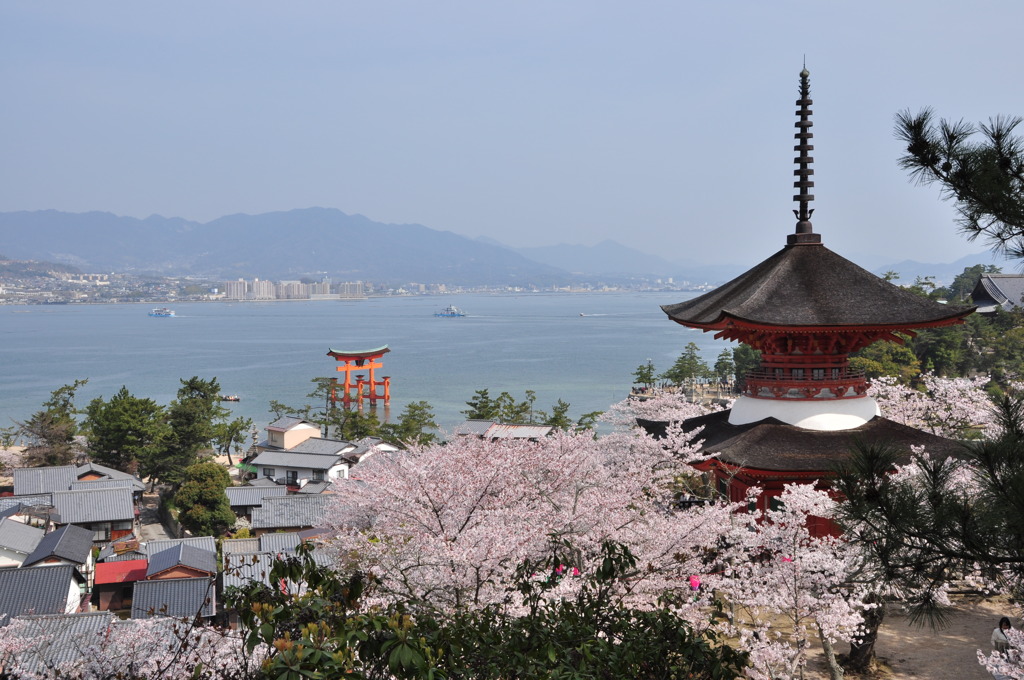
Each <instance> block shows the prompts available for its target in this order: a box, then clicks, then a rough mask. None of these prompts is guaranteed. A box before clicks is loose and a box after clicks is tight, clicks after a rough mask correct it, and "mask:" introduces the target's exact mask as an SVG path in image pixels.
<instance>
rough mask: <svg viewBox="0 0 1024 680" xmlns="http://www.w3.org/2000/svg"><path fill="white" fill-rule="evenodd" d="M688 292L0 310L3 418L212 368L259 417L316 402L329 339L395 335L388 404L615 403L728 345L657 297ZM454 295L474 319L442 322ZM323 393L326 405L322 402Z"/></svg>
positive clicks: (454, 410) (445, 414)
mask: <svg viewBox="0 0 1024 680" xmlns="http://www.w3.org/2000/svg"><path fill="white" fill-rule="evenodd" d="M690 297H693V294H691V293H679V292H668V293H594V294H561V295H558V294H522V295H475V294H474V295H458V296H455V295H452V296H414V297H387V298H368V299H365V300H325V301H319V300H318V301H281V302H206V303H174V304H170V305H168V306H170V307H172V308H173V309H174V311H175V316H174V317H171V318H158V317H151V316H149V315H148V313H149V311H150V307H151V305H139V304H121V305H38V306H15V305H11V306H0V369H2V370H0V427H7V426H10V425H12V424H13V421H15V420H24V419H26V418H28V417H29V416H30V415H31V414H32V413H33V412H35V411H36V410H39V408H40V406H41V404H42V403H43V402H44V401H45V400H46V399H47V398H49V395H50V392H51V391H52V390H54V389H56V388H58V387H60V386H61V385H65V384H70V383H72V382H73V381H74V380H76V379H83V378H84V379H88V381H89V382H88V384H87V385H85V386H84V387H82V388H80V389H79V391H78V398H77V404H78V406H79V407H80V408H84V406H85V405H86V404H87V403H88V402H89V400H91V399H93V398H94V397H97V396H102V397H103V398H109V397H110V396H111V395H113V394H114V393H116V392H117V391H118V390H119V389H120V388H121V386H122V385H123V386H126V387H127V388H128V390H129V391H130V392H131V393H132V394H134V395H135V396H138V397H148V398H151V399H153V400H154V401H156V402H157V403H159V404H165V405H166V404H168V403H170V402H171V400H172V399H174V397H175V393H176V392H177V389H178V387H179V386H180V382H179V381H180V379H182V378H188V377H191V376H199V377H201V378H213V377H216V378H217V380H218V381H219V382H220V385H221V391H222V392H223V393H224V394H233V395H238V396H239V398H240V401H238V402H225V403H224V406H225V407H227V408H228V409H230V410H231V412H232V413H233V414H234V415H236V416H244V417H247V418H252V420H253V421H254V424H255V426H256V427H257V428H263V427H265V426H266V425H267V424H268V423H269V422H270V421H271V420H272V418H273V416H272V415H271V414H270V411H269V403H270V401H271V400H276V401H279V402H281V403H284V404H287V405H289V406H301V405H303V404H309V403H313V400H311V399H310V398H308V397H307V394H308V393H309V392H310V391H312V389H313V387H314V385H313V383H312V382H311V380H312V379H313V378H316V377H318V376H328V377H331V376H335V377H340V376H341V375H342V374H339V373H337V372H336V370H335V368H336V366H337V365H338V362H336V361H335V360H334V359H333V358H331V357H329V356H327V352H328V350H329V349H335V350H346V351H354V350H365V349H372V348H376V347H380V346H381V345H387V346H388V347H389V348H390V349H391V351H390V352H389V353H388V354H385V355H384V357H383V362H384V369H383V370H380V371H379V372H378V373H377V376H376V377H377V378H378V379H379V378H380V377H381V376H385V375H387V376H390V377H391V394H392V402H391V409H390V411H391V416H392V417H395V416H397V415H398V414H399V413H400V412H401V410H402V408H404V406H405V404H407V403H409V402H413V401H420V400H425V401H428V402H430V404H431V405H432V406H433V408H434V411H435V414H436V419H437V422H438V423H439V425H440V426H441V427H442V428H445V429H450V428H451V427H453V426H454V425H456V424H458V423H459V422H461V421H462V420H463V418H464V417H463V415H462V414H461V413H460V412H461V411H463V410H465V409H466V401H468V400H469V399H471V398H472V397H473V393H474V392H475V391H476V390H479V389H488V390H489V392H490V394H491V396H497V395H498V393H500V392H502V391H507V392H510V393H511V394H512V396H513V397H516V398H517V399H523V398H524V396H525V395H524V393H525V391H526V390H533V391H535V392H536V394H537V402H536V405H537V407H538V408H540V409H543V410H550V407H551V405H553V404H554V403H555V401H556V400H557V399H563V400H565V401H567V402H569V403H570V404H571V405H572V407H571V409H570V412H569V413H570V416H571V417H573V418H577V417H579V416H580V415H582V414H583V413H587V412H590V411H600V410H604V409H606V408H607V407H608V406H609V405H610V404H612V403H615V402H617V401H620V400H621V399H623V398H625V396H626V395H627V394H628V393H629V390H630V386H631V385H632V383H633V377H632V374H633V372H634V370H636V368H637V367H638V366H639V365H641V364H644V363H646V362H647V361H648V359H649V360H651V361H652V362H653V363H654V365H655V369H656V370H657V371H659V372H660V371H663V370H665V369H667V368H668V367H669V366H670V365H671V364H672V362H673V361H674V360H675V359H676V357H678V356H679V354H680V352H681V351H682V350H683V348H684V347H685V346H686V344H687V343H689V342H695V343H697V345H698V346H699V347H700V348H701V352H702V355H703V357H704V359H705V360H706V361H707V362H708V363H709V364H711V365H713V364H714V361H715V358H716V357H717V356H718V354H719V352H721V351H722V350H723V349H726V348H731V347H732V346H733V345H730V344H728V343H725V342H721V341H716V340H714V339H713V338H712V335H711V334H705V333H701V332H700V331H695V330H692V329H687V328H684V327H683V326H680V325H678V324H676V323H673V322H672V321H670V320H668V318H667V317H666V316H665V314H664V312H662V311H661V309H660V308H659V307H660V305H664V304H672V303H676V302H680V301H681V300H684V299H688V298H690ZM449 304H452V305H456V306H458V307H459V308H460V309H462V310H463V311H465V312H466V314H467V316H465V317H457V318H439V317H435V316H434V312H436V311H438V310H440V309H442V308H444V307H445V306H447V305H449ZM316 405H318V406H319V403H317V404H316Z"/></svg>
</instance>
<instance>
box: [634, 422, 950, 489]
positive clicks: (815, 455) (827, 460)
mask: <svg viewBox="0 0 1024 680" xmlns="http://www.w3.org/2000/svg"><path fill="white" fill-rule="evenodd" d="M729 413H730V412H729V411H718V412H716V413H711V414H708V415H704V416H698V417H696V418H690V419H688V420H686V421H683V428H684V429H685V430H687V431H690V430H695V429H697V428H698V427H703V428H704V429H703V431H701V433H700V434H698V435H697V439H698V440H703V442H702V443H701V451H702V452H703V453H705V454H706V455H708V456H710V457H713V458H716V459H718V460H720V461H722V462H723V463H727V464H729V465H732V466H736V467H743V468H750V469H756V470H765V471H772V472H781V473H797V472H817V471H820V472H822V473H825V474H831V472H832V471H834V470H835V469H836V467H837V466H838V465H841V464H842V463H844V462H845V461H847V460H849V459H850V457H851V456H852V454H853V451H854V445H855V444H857V443H860V444H865V445H871V444H877V445H887V446H889V447H891V448H893V449H894V450H895V451H896V452H897V453H898V454H899V460H901V461H904V462H905V461H909V457H910V453H911V447H912V446H923V447H924V450H925V451H926V452H928V454H929V455H931V456H932V457H933V458H947V457H950V456H962V455H963V454H964V453H965V450H964V445H963V444H962V443H960V442H958V441H956V440H953V439H946V438H945V437H939V436H937V435H934V434H931V433H928V432H925V431H923V430H918V429H916V428H913V427H909V426H907V425H902V424H900V423H897V422H895V421H893V420H889V419H888V418H883V417H881V416H875V417H874V418H872V419H871V420H869V421H868V422H866V423H865V424H863V425H861V426H859V427H855V428H851V429H848V430H832V431H822V430H806V429H804V428H801V427H796V426H795V425H788V424H786V423H783V422H782V421H780V420H776V419H775V418H766V419H764V420H760V421H758V422H756V423H747V424H745V425H733V424H732V423H730V422H729ZM637 423H638V424H639V425H640V426H641V427H642V428H644V430H646V431H647V432H649V433H650V434H652V435H654V436H655V437H659V436H662V435H664V433H665V428H666V426H667V425H668V423H664V422H658V421H650V420H638V421H637ZM903 454H906V455H905V457H904V455H903Z"/></svg>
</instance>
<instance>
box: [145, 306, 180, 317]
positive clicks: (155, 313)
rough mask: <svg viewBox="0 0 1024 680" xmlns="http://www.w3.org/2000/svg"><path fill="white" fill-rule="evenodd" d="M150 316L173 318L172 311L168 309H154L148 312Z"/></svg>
mask: <svg viewBox="0 0 1024 680" xmlns="http://www.w3.org/2000/svg"><path fill="white" fill-rule="evenodd" d="M149 315H150V316H174V310H173V309H170V308H168V307H154V308H153V309H152V310H151V311H150V312H149Z"/></svg>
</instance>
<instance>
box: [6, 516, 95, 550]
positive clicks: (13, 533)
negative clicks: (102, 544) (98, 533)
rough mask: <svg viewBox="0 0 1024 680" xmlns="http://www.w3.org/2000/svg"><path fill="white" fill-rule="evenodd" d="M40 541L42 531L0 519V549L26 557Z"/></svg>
mask: <svg viewBox="0 0 1024 680" xmlns="http://www.w3.org/2000/svg"><path fill="white" fill-rule="evenodd" d="M41 540H43V530H42V529H37V528H36V527H30V526H29V525H27V524H22V523H21V522H16V521H14V520H13V519H0V548H6V549H7V550H11V551H13V552H17V553H21V554H22V555H26V556H27V555H31V554H32V551H33V550H35V549H36V546H37V545H39V541H41ZM90 545H92V544H91V543H90Z"/></svg>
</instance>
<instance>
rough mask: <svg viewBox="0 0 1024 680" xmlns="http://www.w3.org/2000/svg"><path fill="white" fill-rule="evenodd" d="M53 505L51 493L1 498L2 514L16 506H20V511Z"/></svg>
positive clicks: (0, 510)
mask: <svg viewBox="0 0 1024 680" xmlns="http://www.w3.org/2000/svg"><path fill="white" fill-rule="evenodd" d="M51 505H53V494H49V493H37V494H30V495H27V496H25V495H23V496H0V512H5V511H6V510H9V509H10V508H13V507H15V506H20V507H19V510H23V509H25V508H30V507H36V506H51Z"/></svg>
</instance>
